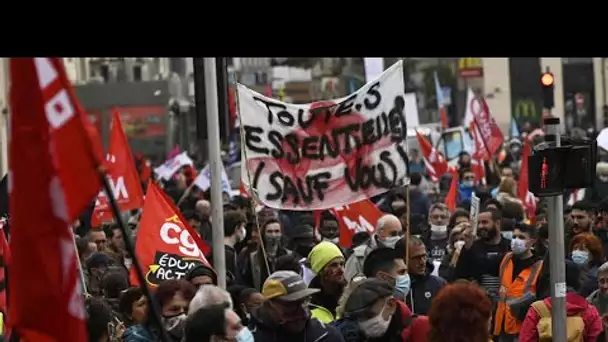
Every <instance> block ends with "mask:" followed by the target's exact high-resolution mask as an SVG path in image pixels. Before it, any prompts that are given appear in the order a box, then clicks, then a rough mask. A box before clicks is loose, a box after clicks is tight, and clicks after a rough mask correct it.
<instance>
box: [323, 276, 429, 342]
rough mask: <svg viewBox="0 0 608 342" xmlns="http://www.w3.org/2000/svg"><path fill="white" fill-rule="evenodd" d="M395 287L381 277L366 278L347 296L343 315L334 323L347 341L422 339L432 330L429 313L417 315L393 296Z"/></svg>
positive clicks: (418, 340) (419, 341)
mask: <svg viewBox="0 0 608 342" xmlns="http://www.w3.org/2000/svg"><path fill="white" fill-rule="evenodd" d="M394 291H395V288H394V286H392V285H391V284H389V283H388V282H387V281H385V280H382V279H378V278H369V279H364V280H363V281H361V283H360V284H358V285H357V286H356V287H355V288H354V289H353V290H352V292H351V293H350V295H349V296H348V298H347V299H346V303H345V304H344V308H343V318H341V319H340V320H338V321H336V322H335V323H334V324H335V326H336V327H337V328H338V329H339V331H340V333H341V334H342V336H343V337H344V341H345V342H372V341H378V342H379V341H383V342H384V341H386V342H405V341H410V342H422V341H426V335H427V334H428V332H429V330H430V326H429V322H428V318H427V317H426V316H416V315H414V314H412V312H411V311H410V310H409V309H408V307H407V306H406V305H405V304H404V303H403V302H402V301H400V300H397V299H395V298H394V297H393V294H394Z"/></svg>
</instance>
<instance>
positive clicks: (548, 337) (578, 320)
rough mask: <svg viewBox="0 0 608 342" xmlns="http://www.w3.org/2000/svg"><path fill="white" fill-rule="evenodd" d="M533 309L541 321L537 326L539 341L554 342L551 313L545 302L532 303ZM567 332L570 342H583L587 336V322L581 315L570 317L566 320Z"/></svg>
mask: <svg viewBox="0 0 608 342" xmlns="http://www.w3.org/2000/svg"><path fill="white" fill-rule="evenodd" d="M532 307H533V308H534V310H536V312H537V313H538V315H539V316H540V320H539V321H538V323H537V324H536V330H537V331H538V340H539V341H540V342H542V341H552V340H553V339H552V338H553V336H552V335H553V334H552V332H551V311H549V308H548V307H547V304H545V302H544V301H542V300H539V301H537V302H534V303H532ZM566 332H567V340H568V342H583V337H584V335H585V321H583V317H581V316H580V315H576V316H568V317H567V318H566Z"/></svg>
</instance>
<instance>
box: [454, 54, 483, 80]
mask: <svg viewBox="0 0 608 342" xmlns="http://www.w3.org/2000/svg"><path fill="white" fill-rule="evenodd" d="M458 74H459V75H460V77H462V78H468V77H481V76H483V63H482V61H481V58H478V57H461V58H460V59H458Z"/></svg>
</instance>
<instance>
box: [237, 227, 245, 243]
mask: <svg viewBox="0 0 608 342" xmlns="http://www.w3.org/2000/svg"><path fill="white" fill-rule="evenodd" d="M245 237H247V230H246V229H245V227H241V228H240V229H239V230H238V231H237V232H236V238H237V240H239V242H241V241H243V240H245Z"/></svg>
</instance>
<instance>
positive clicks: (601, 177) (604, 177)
mask: <svg viewBox="0 0 608 342" xmlns="http://www.w3.org/2000/svg"><path fill="white" fill-rule="evenodd" d="M597 178H599V179H600V180H601V181H602V182H608V176H604V175H601V176H597Z"/></svg>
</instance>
